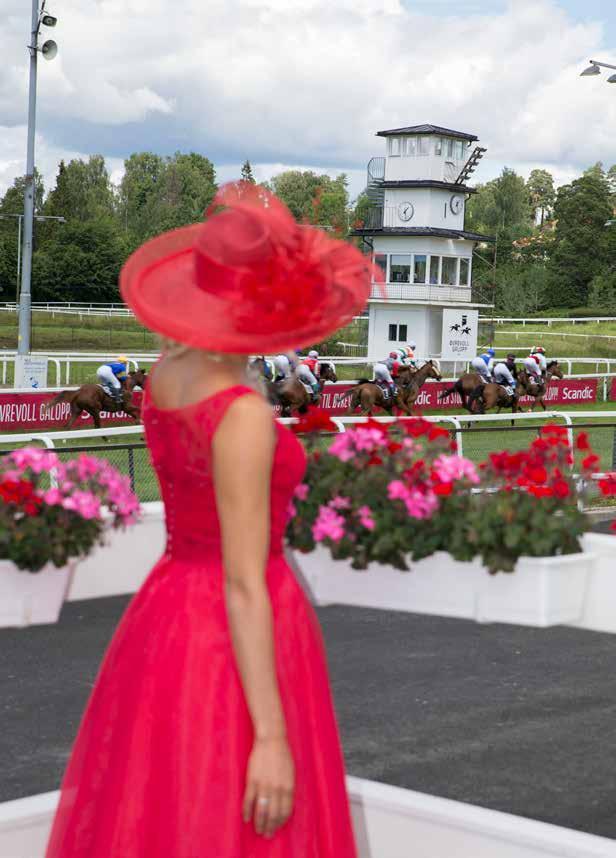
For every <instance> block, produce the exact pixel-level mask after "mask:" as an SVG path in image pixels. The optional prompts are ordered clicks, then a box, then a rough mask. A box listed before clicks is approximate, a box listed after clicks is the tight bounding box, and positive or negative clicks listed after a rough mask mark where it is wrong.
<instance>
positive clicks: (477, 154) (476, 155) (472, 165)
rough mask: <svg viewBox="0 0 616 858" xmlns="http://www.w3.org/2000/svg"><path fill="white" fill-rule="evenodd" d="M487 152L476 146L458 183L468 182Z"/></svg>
mask: <svg viewBox="0 0 616 858" xmlns="http://www.w3.org/2000/svg"><path fill="white" fill-rule="evenodd" d="M485 152H487V149H485V148H484V147H483V146H475V149H474V150H473V154H472V155H471V157H470V158H469V159H468V161H467V162H466V164H465V165H464V167H462V171H461V173H460V175H459V176H458V178H457V179H456V181H455V184H456V185H465V184H466V183H467V181H468V180H469V179H470V177H471V174H472V173H474V172H475V170H476V169H477V165H478V164H479V162H480V161H481V159H482V158H483V156H484V153H485ZM373 160H375V159H373Z"/></svg>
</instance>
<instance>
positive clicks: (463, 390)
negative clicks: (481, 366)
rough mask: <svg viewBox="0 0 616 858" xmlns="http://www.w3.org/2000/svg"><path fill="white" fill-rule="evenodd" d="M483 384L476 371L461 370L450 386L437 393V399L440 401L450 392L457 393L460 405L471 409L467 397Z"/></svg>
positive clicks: (449, 394) (468, 409)
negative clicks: (460, 401)
mask: <svg viewBox="0 0 616 858" xmlns="http://www.w3.org/2000/svg"><path fill="white" fill-rule="evenodd" d="M483 384H485V382H484V380H483V379H482V377H481V376H480V375H479V373H478V372H463V373H462V375H461V376H460V378H459V379H458V380H457V381H456V382H454V384H453V385H452V386H451V387H447V388H446V389H445V390H443V391H442V393H439V395H438V401H439V402H442V401H443V399H447V397H448V396H451V394H452V393H457V394H458V395H459V397H460V399H461V400H462V407H463V408H466V410H467V411H471V410H472V409H471V408H470V407H469V401H468V400H469V397H470V395H471V394H472V393H473V391H474V390H477V388H478V387H479V386H480V385H483Z"/></svg>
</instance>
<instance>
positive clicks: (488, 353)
mask: <svg viewBox="0 0 616 858" xmlns="http://www.w3.org/2000/svg"><path fill="white" fill-rule="evenodd" d="M486 354H487V355H490V357H494V355H495V354H496V352H495V351H494V349H487V351H486Z"/></svg>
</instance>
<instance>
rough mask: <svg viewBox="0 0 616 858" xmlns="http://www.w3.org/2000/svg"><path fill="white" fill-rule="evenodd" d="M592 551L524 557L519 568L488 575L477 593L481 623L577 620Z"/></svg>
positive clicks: (543, 623) (539, 623)
mask: <svg viewBox="0 0 616 858" xmlns="http://www.w3.org/2000/svg"><path fill="white" fill-rule="evenodd" d="M593 562H594V557H593V556H592V555H591V554H583V553H581V552H580V553H579V554H566V555H563V556H562V557H520V559H519V560H518V562H517V565H516V568H515V572H512V573H509V574H507V573H504V572H499V573H498V574H497V575H487V574H486V575H485V577H483V578H482V580H481V584H480V587H479V592H478V594H477V620H478V622H480V623H486V622H487V623H490V622H497V623H515V624H516V625H521V626H555V625H559V624H560V623H574V622H577V621H578V620H579V619H580V618H581V616H582V613H583V611H584V599H585V596H586V586H587V583H588V575H589V573H590V571H591V569H592V566H593Z"/></svg>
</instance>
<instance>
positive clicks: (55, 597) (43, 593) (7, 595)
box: [0, 560, 74, 627]
mask: <svg viewBox="0 0 616 858" xmlns="http://www.w3.org/2000/svg"><path fill="white" fill-rule="evenodd" d="M73 571H74V566H73V565H69V566H66V567H64V568H63V569H57V568H56V567H55V566H53V565H47V566H45V567H44V568H43V569H41V571H40V572H36V573H35V574H32V573H31V572H23V571H22V570H21V569H17V567H16V566H14V564H13V563H11V562H10V560H0V627H7V626H11V627H14V626H17V627H22V626H30V625H38V624H43V623H57V622H58V617H59V616H60V611H61V610H62V605H63V604H64V600H65V599H66V595H67V593H68V589H69V587H70V584H71V578H72V577H73Z"/></svg>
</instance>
